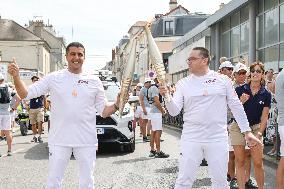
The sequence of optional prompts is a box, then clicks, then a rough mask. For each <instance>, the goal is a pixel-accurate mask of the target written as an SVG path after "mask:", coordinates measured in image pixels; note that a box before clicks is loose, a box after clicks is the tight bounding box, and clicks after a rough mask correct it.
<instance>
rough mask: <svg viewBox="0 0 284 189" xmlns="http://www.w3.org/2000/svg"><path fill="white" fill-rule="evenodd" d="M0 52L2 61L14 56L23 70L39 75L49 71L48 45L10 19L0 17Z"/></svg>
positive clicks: (9, 59)
mask: <svg viewBox="0 0 284 189" xmlns="http://www.w3.org/2000/svg"><path fill="white" fill-rule="evenodd" d="M0 54H1V60H2V61H11V60H12V58H13V57H14V58H15V59H16V61H17V64H18V65H19V67H20V69H21V71H23V72H30V73H32V74H36V75H39V76H43V75H45V74H47V73H49V72H50V46H49V45H48V44H47V43H46V42H45V41H44V40H42V39H41V38H39V37H37V36H36V35H34V34H33V33H31V32H30V31H28V30H27V29H26V28H24V27H22V26H20V25H19V24H17V23H16V22H14V21H12V20H7V19H0ZM21 76H24V75H21ZM23 79H24V80H25V81H27V82H29V80H30V78H29V79H27V78H26V77H23Z"/></svg>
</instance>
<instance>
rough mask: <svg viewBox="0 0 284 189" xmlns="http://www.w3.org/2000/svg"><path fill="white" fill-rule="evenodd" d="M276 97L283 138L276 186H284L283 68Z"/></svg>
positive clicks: (279, 126) (277, 85) (277, 84)
mask: <svg viewBox="0 0 284 189" xmlns="http://www.w3.org/2000/svg"><path fill="white" fill-rule="evenodd" d="M275 98H276V101H277V108H278V132H279V135H280V138H281V146H280V153H281V154H280V155H281V159H280V162H279V164H278V169H277V172H276V188H277V189H282V188H283V186H284V71H283V70H282V71H281V72H280V73H279V75H278V77H277V78H276V86H275Z"/></svg>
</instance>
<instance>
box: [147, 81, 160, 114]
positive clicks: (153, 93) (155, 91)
mask: <svg viewBox="0 0 284 189" xmlns="http://www.w3.org/2000/svg"><path fill="white" fill-rule="evenodd" d="M148 95H149V98H150V99H152V101H154V97H155V96H156V97H158V98H159V89H158V87H156V86H155V85H152V86H151V87H150V88H149V89H148ZM151 113H161V111H160V110H159V109H158V108H157V106H155V105H154V102H153V103H152V104H151Z"/></svg>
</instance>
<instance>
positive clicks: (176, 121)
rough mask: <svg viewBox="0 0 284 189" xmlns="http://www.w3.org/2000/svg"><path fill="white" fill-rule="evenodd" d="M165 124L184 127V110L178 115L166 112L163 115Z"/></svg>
mask: <svg viewBox="0 0 284 189" xmlns="http://www.w3.org/2000/svg"><path fill="white" fill-rule="evenodd" d="M163 124H167V125H170V126H174V127H179V128H182V126H183V111H181V112H180V114H178V115H177V116H174V117H173V116H171V115H170V114H166V115H164V116H163Z"/></svg>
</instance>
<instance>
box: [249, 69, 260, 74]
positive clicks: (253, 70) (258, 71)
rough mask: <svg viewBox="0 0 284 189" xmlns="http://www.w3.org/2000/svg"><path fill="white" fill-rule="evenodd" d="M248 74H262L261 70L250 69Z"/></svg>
mask: <svg viewBox="0 0 284 189" xmlns="http://www.w3.org/2000/svg"><path fill="white" fill-rule="evenodd" d="M250 72H251V73H255V72H256V73H262V70H259V69H257V70H255V69H251V70H250Z"/></svg>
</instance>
